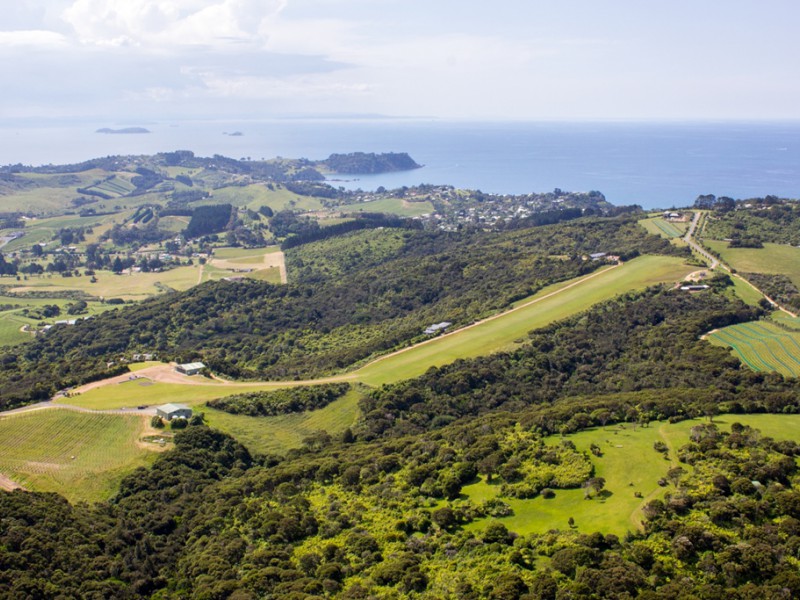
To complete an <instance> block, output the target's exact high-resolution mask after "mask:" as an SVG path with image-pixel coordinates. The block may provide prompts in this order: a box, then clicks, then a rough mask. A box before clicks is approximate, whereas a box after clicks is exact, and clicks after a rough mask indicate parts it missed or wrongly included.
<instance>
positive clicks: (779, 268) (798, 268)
mask: <svg viewBox="0 0 800 600" xmlns="http://www.w3.org/2000/svg"><path fill="white" fill-rule="evenodd" d="M705 244H706V245H707V246H708V247H709V248H710V249H711V250H713V251H715V252H717V253H718V254H719V255H720V256H722V259H723V260H724V261H725V262H726V263H727V264H729V265H730V266H731V267H732V268H734V269H736V270H737V271H742V272H743V273H765V274H768V275H786V276H787V277H788V278H789V279H791V280H792V283H794V284H795V285H796V286H798V287H800V248H795V247H794V246H788V245H784V244H764V247H763V248H728V242H720V241H713V240H709V241H706V242H705Z"/></svg>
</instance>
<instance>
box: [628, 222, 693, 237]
mask: <svg viewBox="0 0 800 600" xmlns="http://www.w3.org/2000/svg"><path fill="white" fill-rule="evenodd" d="M639 225H641V226H642V227H644V228H645V229H646V230H647V232H648V233H652V234H654V235H660V236H661V237H663V238H667V239H675V238H680V237H683V236H684V235H685V234H686V230H687V229H688V228H689V223H688V222H686V223H673V222H672V221H667V220H666V219H664V218H663V217H650V218H648V219H642V220H640V221H639Z"/></svg>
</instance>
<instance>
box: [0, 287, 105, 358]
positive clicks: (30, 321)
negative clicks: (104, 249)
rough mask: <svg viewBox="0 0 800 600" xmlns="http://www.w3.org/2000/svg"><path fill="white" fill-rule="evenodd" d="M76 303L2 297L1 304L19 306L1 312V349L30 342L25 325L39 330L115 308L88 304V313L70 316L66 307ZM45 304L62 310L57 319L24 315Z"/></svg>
mask: <svg viewBox="0 0 800 600" xmlns="http://www.w3.org/2000/svg"><path fill="white" fill-rule="evenodd" d="M71 302H74V300H66V299H60V298H58V299H51V298H14V297H11V296H0V304H10V305H14V306H18V307H19V308H13V309H9V310H5V311H2V312H0V347H2V346H10V345H13V344H18V343H20V342H26V341H30V340H31V339H33V338H32V336H31V334H30V333H26V332H24V331H21V329H22V327H23V326H24V325H28V326H30V327H33V328H38V327H39V326H41V325H45V324H51V325H52V324H53V323H55V322H56V321H64V320H69V319H74V318H85V317H87V316H92V315H97V314H100V313H102V312H105V311H107V310H110V309H112V308H114V306H113V305H109V304H103V303H100V302H88V303H87V307H86V313H84V314H81V315H70V314H67V312H66V306H67V305H68V304H69V303H71ZM45 304H55V305H57V306H58V307H59V308H61V314H60V315H59V316H57V317H51V318H48V319H44V320H39V319H34V318H31V317H29V316H25V315H24V314H23V312H22V311H23V310H24V309H26V308H27V309H29V310H30V309H36V308H38V307H41V306H43V305H45Z"/></svg>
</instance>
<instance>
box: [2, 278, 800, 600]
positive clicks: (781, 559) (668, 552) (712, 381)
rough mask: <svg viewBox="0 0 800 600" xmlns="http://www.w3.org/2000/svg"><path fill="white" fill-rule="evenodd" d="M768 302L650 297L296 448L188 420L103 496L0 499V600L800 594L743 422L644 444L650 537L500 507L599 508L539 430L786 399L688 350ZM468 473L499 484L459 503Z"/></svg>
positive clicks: (774, 473) (791, 485)
mask: <svg viewBox="0 0 800 600" xmlns="http://www.w3.org/2000/svg"><path fill="white" fill-rule="evenodd" d="M720 287H721V286H720ZM757 312H758V311H757V310H755V309H752V308H748V307H746V306H744V305H742V304H741V303H739V302H738V301H733V300H730V299H729V297H728V296H727V294H726V290H725V289H719V290H711V291H709V292H707V293H704V294H697V295H688V294H682V293H680V292H679V291H664V290H660V289H659V290H656V289H651V290H647V291H645V292H643V293H640V294H632V295H629V296H628V297H627V298H625V299H624V300H616V301H611V302H608V303H605V304H603V305H601V306H598V307H596V308H595V309H593V310H591V311H589V312H587V314H585V315H582V316H581V317H579V318H576V319H573V320H571V321H568V322H566V323H563V324H556V325H554V326H552V327H549V328H546V329H544V330H541V331H537V332H534V333H533V334H532V336H531V342H532V344H531V348H529V349H527V350H520V351H518V352H516V353H512V354H505V355H498V356H496V357H494V358H493V359H492V360H489V361H485V360H483V359H481V360H476V361H464V362H461V363H459V364H457V365H453V366H452V367H448V368H445V369H438V370H432V371H430V372H429V373H428V374H426V375H425V377H424V378H422V379H420V380H418V381H413V382H409V383H408V384H405V385H403V386H396V387H394V388H387V389H385V390H383V391H378V392H375V393H374V394H373V396H372V398H371V399H370V400H369V402H368V404H367V405H365V408H366V409H367V410H368V411H369V412H368V413H367V421H366V426H365V427H364V428H362V429H359V430H357V431H355V432H351V431H347V432H345V435H344V436H342V439H341V440H340V441H336V440H331V439H330V438H325V437H324V436H322V435H320V436H316V437H314V438H309V439H308V440H307V441H306V445H305V447H304V448H303V449H301V450H298V451H295V452H292V453H290V455H289V456H287V457H286V458H282V459H281V458H276V457H255V458H254V457H252V456H250V455H249V454H248V452H247V451H246V450H245V449H244V448H243V447H242V446H240V445H239V444H237V443H235V441H234V440H232V439H230V438H228V437H226V436H224V435H222V434H220V433H219V432H215V431H213V430H210V429H208V428H207V427H204V426H200V425H196V426H192V427H189V428H188V429H187V430H186V431H185V432H183V433H180V434H178V436H177V437H176V449H175V450H174V451H171V452H167V453H165V454H164V455H162V456H161V457H160V458H159V459H158V461H157V462H156V464H155V465H154V467H153V468H152V469H149V470H148V469H139V470H138V471H137V472H136V473H134V474H133V475H131V476H130V477H128V478H126V479H125V481H124V482H123V484H122V486H121V489H120V493H119V495H118V497H117V498H116V499H115V500H114V501H113V502H111V503H109V504H100V505H95V506H88V505H85V504H83V505H78V506H75V507H72V506H69V505H68V504H67V503H66V502H64V501H63V500H62V499H60V498H59V497H58V496H57V495H55V494H28V493H23V492H15V493H10V494H7V493H0V514H3V515H4V518H3V519H2V520H1V521H0V564H3V565H4V568H3V569H1V570H0V596H2V597H8V598H21V597H30V598H57V597H78V598H121V599H128V598H130V599H139V598H160V599H163V600H177V599H179V598H222V599H225V598H235V599H239V600H241V599H255V598H309V599H311V598H324V597H336V598H373V597H374V598H401V597H409V598H426V599H427V598H429V599H439V598H452V599H459V600H460V599H475V600H477V599H478V598H490V599H505V598H509V599H510V598H541V599H547V600H556V599H559V598H586V599H592V598H597V599H604V598H609V599H611V598H613V599H617V598H633V597H640V598H645V599H648V600H668V599H669V600H671V599H673V598H728V599H731V600H749V599H753V598H781V599H782V598H792V597H797V596H798V595H800V576H798V574H797V566H796V560H795V557H796V556H797V548H798V543H800V492H798V490H797V487H795V486H798V485H800V477H799V476H798V470H797V463H796V459H797V457H798V456H800V446H798V444H797V443H796V442H794V441H786V440H775V439H772V438H770V437H767V436H764V435H761V434H759V432H758V431H757V430H754V429H752V428H750V427H747V426H744V425H738V424H736V423H735V422H734V423H733V424H732V426H731V427H730V431H728V429H727V428H726V429H725V430H723V429H722V428H718V427H717V425H716V424H714V423H713V422H710V421H706V422H703V423H699V424H696V425H694V426H692V427H691V429H689V430H688V436H687V439H686V442H681V444H680V445H679V446H678V447H676V448H672V449H670V448H668V447H666V446H665V445H663V444H662V446H663V448H662V447H659V446H657V445H656V446H655V447H653V448H652V449H650V448H648V449H646V450H645V452H652V453H653V455H654V456H660V455H659V453H665V454H667V455H668V457H669V458H670V459H671V460H672V461H678V460H679V461H680V463H675V462H670V461H669V460H661V461H660V462H662V464H663V471H664V473H665V477H664V486H668V491H667V493H666V494H665V496H664V499H663V500H661V499H654V500H648V499H643V500H642V502H643V510H642V517H643V519H644V521H645V522H644V528H643V530H641V531H639V530H637V529H636V528H635V527H634V526H633V524H631V530H630V531H629V533H628V534H627V535H624V536H617V535H614V534H610V533H608V532H604V531H602V529H603V527H602V522H601V521H602V520H601V519H598V524H597V526H596V527H595V524H593V523H582V524H581V526H580V527H579V528H577V529H576V528H575V527H572V526H569V525H568V524H567V520H566V518H565V519H564V523H563V524H562V526H561V527H560V528H558V529H553V530H551V531H548V532H544V533H526V534H520V533H519V532H515V531H510V530H509V528H507V527H506V525H505V524H504V522H503V521H502V520H493V517H502V516H507V515H509V514H510V512H513V511H512V509H511V506H510V503H511V502H512V500H513V499H519V498H532V497H534V496H538V495H540V494H541V495H542V496H545V494H546V495H547V497H553V496H555V498H554V499H553V500H552V502H554V503H558V502H560V501H561V499H560V496H561V495H562V494H564V495H566V491H565V490H568V489H570V488H577V487H579V486H581V485H584V486H587V487H586V490H587V494H588V495H587V498H589V499H587V500H582V501H581V502H584V503H589V502H590V503H592V506H593V507H594V508H596V510H598V511H599V513H598V514H601V513H602V511H603V496H602V494H601V493H600V492H599V491H598V492H592V491H591V487H590V486H595V489H596V490H600V489H602V487H603V485H604V482H603V481H601V479H602V478H598V477H597V476H596V473H594V470H593V466H592V461H591V460H590V458H589V457H588V452H587V453H584V452H581V451H579V450H578V449H577V448H576V446H575V444H574V443H573V442H572V441H571V440H570V439H563V440H561V441H559V440H557V439H556V440H553V439H550V440H545V439H544V438H543V437H542V431H545V432H547V431H563V432H565V433H566V432H570V431H574V430H576V429H580V428H585V427H587V426H590V425H593V424H596V425H598V426H602V427H606V426H610V424H612V423H616V422H625V424H626V427H636V426H637V425H638V426H640V427H641V428H644V430H645V431H650V428H648V422H649V421H651V420H653V419H666V418H670V419H671V420H673V421H680V420H681V419H684V418H686V417H689V416H699V415H704V414H705V415H711V414H713V412H714V410H715V409H719V410H728V411H732V412H750V411H765V410H770V411H773V412H786V413H790V412H797V411H798V409H800V394H798V391H800V389H798V382H797V381H796V380H783V379H782V378H781V377H778V376H773V375H762V374H756V373H752V372H749V371H746V370H741V369H738V368H737V367H736V366H735V364H734V361H733V360H731V359H730V357H729V356H728V355H727V353H726V352H725V351H724V350H722V349H720V348H715V347H712V346H710V345H708V344H707V343H706V342H704V341H703V340H700V339H698V336H697V334H698V333H699V332H700V331H703V330H704V329H705V328H707V327H709V326H715V325H721V324H724V323H728V322H735V321H737V320H740V319H746V318H751V317H753V316H755V315H756V314H757ZM537 382H541V383H542V386H543V389H539V387H538V385H537ZM421 394H427V396H425V397H421V396H420V395H421ZM434 413H437V414H436V415H434ZM439 416H441V417H443V418H441V419H438V420H437V417H439ZM379 420H381V424H380V427H378V428H377V429H376V425H377V424H378V422H379ZM732 420H733V421H735V417H734V418H733V419H732ZM448 421H450V422H448ZM659 427H660V426H659ZM653 429H655V428H653ZM620 431H622V430H620ZM606 435H608V436H609V437H611V436H612V435H613V434H612V433H611V432H610V431H609V432H608V433H607V434H606ZM370 438H372V439H371V440H370ZM658 439H660V438H658ZM593 452H597V453H598V454H596V456H599V455H602V448H600V447H597V448H596V449H593ZM665 458H666V457H665ZM654 464H655V463H654ZM673 464H679V465H680V466H675V467H672V468H670V467H671V465H673ZM476 476H482V477H483V478H485V479H489V480H491V481H492V482H493V483H492V486H490V489H491V490H494V491H496V493H497V494H498V495H497V497H492V498H489V499H481V498H477V497H475V496H470V495H468V494H469V492H468V485H469V484H472V483H474V482H475V480H476ZM604 491H605V490H604ZM607 493H608V494H625V493H632V489H630V488H628V487H627V486H626V487H624V488H622V487H620V488H615V489H612V490H608V491H607ZM593 494H596V495H593ZM548 501H549V500H548ZM551 510H552V509H551ZM487 523H488V524H487ZM481 524H483V525H484V526H481V527H475V525H481ZM596 529H597V530H601V531H595V530H596Z"/></svg>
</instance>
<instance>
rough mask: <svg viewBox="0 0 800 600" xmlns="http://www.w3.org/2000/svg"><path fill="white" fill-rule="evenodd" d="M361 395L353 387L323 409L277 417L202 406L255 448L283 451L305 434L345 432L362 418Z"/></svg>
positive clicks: (219, 426) (212, 422)
mask: <svg viewBox="0 0 800 600" xmlns="http://www.w3.org/2000/svg"><path fill="white" fill-rule="evenodd" d="M360 397H361V394H360V393H359V391H358V390H351V391H350V392H348V393H347V394H345V395H344V396H343V397H341V398H339V399H338V400H336V401H334V402H331V403H330V404H329V405H328V406H326V407H324V408H321V409H319V410H315V411H310V412H303V413H296V414H290V415H279V416H276V417H248V416H244V415H231V414H228V413H225V412H222V411H219V410H214V409H213V408H208V407H204V408H202V409H201V410H203V411H204V412H205V414H206V420H207V421H208V423H209V425H211V426H212V427H216V428H217V429H221V430H222V431H225V432H226V433H229V434H230V435H232V436H233V437H235V438H236V439H237V440H238V441H240V442H241V443H242V444H244V445H245V446H247V448H248V450H250V451H251V452H257V453H278V454H282V453H284V452H286V451H287V450H290V449H292V448H298V447H299V446H301V445H302V443H303V439H304V438H306V437H308V436H309V435H311V434H313V433H315V432H318V431H321V430H324V431H327V432H328V433H329V434H330V435H332V436H336V435H339V434H341V433H342V432H343V431H344V430H345V429H346V428H347V427H350V426H351V425H353V424H354V423H355V422H356V420H357V419H358V416H359V410H358V401H359V399H360Z"/></svg>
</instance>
